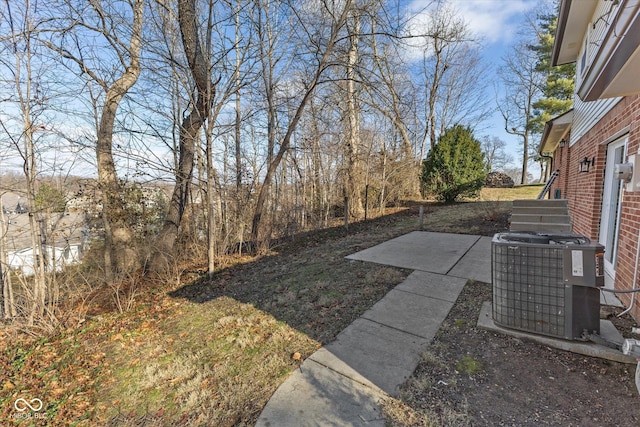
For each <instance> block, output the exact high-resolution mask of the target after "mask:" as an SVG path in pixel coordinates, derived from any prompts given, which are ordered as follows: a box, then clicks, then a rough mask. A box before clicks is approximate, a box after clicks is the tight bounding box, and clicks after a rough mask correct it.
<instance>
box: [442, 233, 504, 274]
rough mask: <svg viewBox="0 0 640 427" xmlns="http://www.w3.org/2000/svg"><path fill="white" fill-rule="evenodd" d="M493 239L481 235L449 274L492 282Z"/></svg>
mask: <svg viewBox="0 0 640 427" xmlns="http://www.w3.org/2000/svg"><path fill="white" fill-rule="evenodd" d="M491 240H493V239H492V238H491V237H486V236H485V237H481V238H480V239H479V240H478V241H477V242H476V243H475V244H474V245H473V246H472V247H471V249H469V250H468V251H467V253H465V254H464V255H463V257H462V258H461V259H460V260H459V261H458V262H457V263H456V264H455V265H454V266H453V268H452V269H451V270H449V271H448V272H447V274H448V275H451V276H456V277H464V278H466V279H473V280H477V281H479V282H484V283H491Z"/></svg>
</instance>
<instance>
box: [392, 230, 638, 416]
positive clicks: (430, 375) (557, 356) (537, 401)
mask: <svg viewBox="0 0 640 427" xmlns="http://www.w3.org/2000/svg"><path fill="white" fill-rule="evenodd" d="M471 222H472V223H470V224H468V226H469V227H470V228H476V229H480V230H482V231H483V232H484V233H483V234H487V235H490V234H491V232H492V231H493V230H492V229H491V228H492V226H491V225H488V224H487V222H486V221H484V220H482V219H481V218H478V223H477V224H473V221H471ZM500 222H501V221H497V222H495V223H494V224H493V228H499V227H500V226H501V224H500ZM483 224H484V225H483ZM502 225H504V224H502ZM491 294H492V291H491V285H490V284H486V283H480V282H473V281H469V282H468V283H467V285H466V286H465V288H464V290H463V291H462V293H461V294H460V297H459V298H458V300H457V302H456V304H455V305H454V307H453V308H452V310H451V312H450V313H449V315H448V317H447V319H446V320H445V322H444V323H443V325H442V327H441V329H440V331H439V332H438V334H437V335H436V337H435V339H434V341H433V342H432V343H431V345H430V346H429V348H428V349H427V351H425V353H424V354H423V357H422V361H421V363H420V364H419V366H418V367H417V369H416V370H415V372H414V374H413V376H412V377H411V378H409V379H408V380H407V382H406V383H405V384H404V386H403V388H402V392H401V395H400V396H399V400H400V401H401V402H402V403H398V402H397V401H396V402H393V403H392V402H390V403H388V404H387V408H386V411H387V416H388V420H389V424H391V425H395V426H409V425H411V426H413V425H429V426H430V425H443V426H465V425H469V426H543V425H544V426H581V427H582V426H594V427H596V426H640V396H639V394H638V390H637V389H636V385H635V382H634V374H635V369H636V366H635V365H633V364H622V363H616V362H611V361H607V360H601V359H597V358H592V357H586V356H582V355H578V354H573V353H569V352H565V351H561V350H557V349H554V348H550V347H548V346H544V345H540V344H537V343H534V342H532V341H527V340H522V339H518V338H514V337H510V336H507V335H503V334H500V333H496V332H492V331H487V330H483V329H480V328H478V327H477V326H476V323H477V320H478V316H479V313H480V308H481V305H482V302H483V301H490V300H491ZM620 311H622V309H617V308H605V309H603V310H601V318H608V319H609V320H611V321H612V322H613V323H614V324H615V325H616V327H617V328H618V329H619V330H620V331H621V332H622V333H623V335H625V336H632V335H631V328H632V326H635V322H634V321H633V319H632V318H631V317H630V316H628V315H625V316H624V317H622V318H620V319H619V318H617V317H616V314H618V313H619V312H620ZM636 338H638V337H636Z"/></svg>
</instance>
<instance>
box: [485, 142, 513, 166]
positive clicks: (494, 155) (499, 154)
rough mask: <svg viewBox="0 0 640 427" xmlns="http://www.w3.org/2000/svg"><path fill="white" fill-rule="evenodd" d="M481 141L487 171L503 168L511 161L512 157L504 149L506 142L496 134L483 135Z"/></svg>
mask: <svg viewBox="0 0 640 427" xmlns="http://www.w3.org/2000/svg"><path fill="white" fill-rule="evenodd" d="M481 143H482V152H483V153H484V158H485V162H486V164H487V169H488V170H489V171H500V170H504V169H505V168H506V167H507V166H508V165H509V163H511V162H512V161H513V157H512V156H511V155H510V154H509V153H507V152H506V151H505V148H506V146H507V143H506V142H504V141H503V140H502V139H500V138H498V137H497V136H485V137H484V138H483V139H482V141H481Z"/></svg>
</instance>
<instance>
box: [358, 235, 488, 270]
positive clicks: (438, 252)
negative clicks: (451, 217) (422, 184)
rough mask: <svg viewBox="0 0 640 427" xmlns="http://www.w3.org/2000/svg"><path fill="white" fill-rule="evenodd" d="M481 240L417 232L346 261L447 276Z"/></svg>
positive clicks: (468, 236)
mask: <svg viewBox="0 0 640 427" xmlns="http://www.w3.org/2000/svg"><path fill="white" fill-rule="evenodd" d="M479 238H480V237H479V236H473V235H468V234H450V233H433V232H425V231H414V232H411V233H408V234H405V235H403V236H400V237H396V238H395V239H391V240H388V241H386V242H384V243H381V244H379V245H376V246H373V247H371V248H368V249H365V250H363V251H360V252H356V253H355V254H352V255H349V256H347V258H348V259H353V260H359V261H367V262H374V263H377V264H384V265H390V266H394V267H401V268H408V269H411V270H421V271H430V272H432V273H440V274H446V273H447V272H448V271H449V270H451V268H453V266H454V265H456V263H457V262H458V261H459V260H460V258H462V256H463V255H464V254H465V253H467V251H468V250H469V249H470V248H471V247H472V246H473V245H474V244H475V243H476V242H477V241H478V239H479Z"/></svg>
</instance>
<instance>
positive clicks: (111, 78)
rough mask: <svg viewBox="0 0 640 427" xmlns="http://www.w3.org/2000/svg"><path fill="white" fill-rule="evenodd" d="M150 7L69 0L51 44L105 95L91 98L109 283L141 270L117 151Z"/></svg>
mask: <svg viewBox="0 0 640 427" xmlns="http://www.w3.org/2000/svg"><path fill="white" fill-rule="evenodd" d="M144 5H145V4H144V0H130V1H127V2H123V3H119V4H117V5H115V4H106V3H100V2H93V1H89V2H84V1H74V0H67V1H66V3H65V4H64V6H62V8H61V9H60V10H58V13H59V17H60V18H58V19H59V22H60V27H59V28H56V29H54V31H53V32H52V33H51V34H52V36H51V39H50V40H49V41H46V42H45V43H46V45H47V46H48V47H49V48H50V49H51V50H52V51H53V52H55V53H57V54H59V55H60V57H61V58H63V59H64V60H67V61H70V62H71V64H75V65H76V66H77V69H78V74H79V76H80V77H81V78H82V79H84V80H87V81H91V82H93V83H94V84H95V85H97V86H98V88H100V90H101V93H100V94H99V95H98V94H95V93H93V92H91V93H90V96H91V98H92V100H93V101H94V108H95V114H96V132H97V138H96V151H95V153H96V161H97V169H98V185H99V189H100V191H101V193H102V206H103V209H102V220H103V224H104V228H105V251H104V261H105V275H106V279H107V281H108V282H112V281H113V280H114V279H115V274H116V273H121V272H128V271H131V270H132V269H135V268H136V267H137V266H138V265H139V264H138V254H137V253H136V251H135V249H134V248H133V231H132V229H131V227H130V225H129V224H128V221H127V211H126V207H125V205H124V201H123V200H122V198H121V196H120V195H121V193H122V187H121V184H120V179H119V177H118V172H117V168H116V163H115V160H114V153H113V148H114V128H115V125H116V118H117V114H118V108H119V106H120V104H121V102H122V100H123V98H124V97H125V96H126V95H127V93H128V92H129V90H130V89H131V88H132V87H133V86H134V85H135V83H136V82H137V80H138V77H139V75H140V70H141V66H140V56H141V50H142V28H143V25H142V24H143V20H144ZM125 6H126V7H125ZM61 17H64V19H63V18H61ZM94 39H96V40H100V41H102V42H104V45H99V44H98V42H97V41H96V40H94ZM92 40H93V41H92ZM91 43H95V44H91ZM108 56H112V57H115V61H113V63H111V64H106V62H107V61H106V59H105V58H106V57H108ZM88 87H89V88H90V89H91V86H90V85H88Z"/></svg>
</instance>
